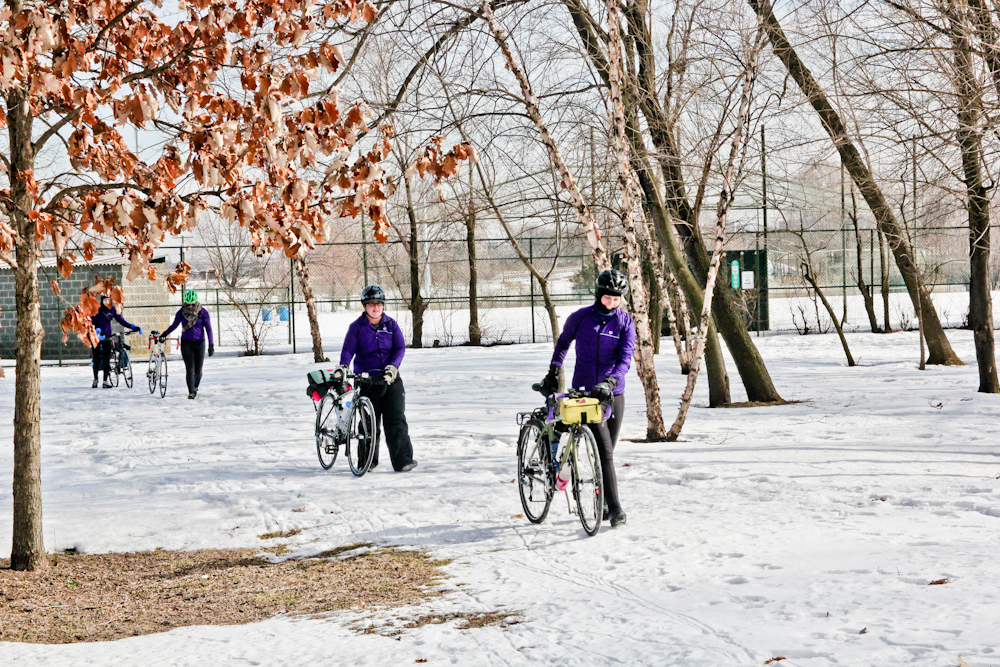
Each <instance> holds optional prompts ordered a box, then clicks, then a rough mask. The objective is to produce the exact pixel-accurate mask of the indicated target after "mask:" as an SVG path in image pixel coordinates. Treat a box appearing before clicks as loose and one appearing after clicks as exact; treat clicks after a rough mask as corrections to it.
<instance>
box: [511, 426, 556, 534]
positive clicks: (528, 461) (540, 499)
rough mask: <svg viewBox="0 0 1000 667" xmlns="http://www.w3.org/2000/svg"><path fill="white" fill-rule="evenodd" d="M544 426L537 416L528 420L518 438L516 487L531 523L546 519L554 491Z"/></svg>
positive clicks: (549, 453) (550, 456)
mask: <svg viewBox="0 0 1000 667" xmlns="http://www.w3.org/2000/svg"><path fill="white" fill-rule="evenodd" d="M542 427H543V426H542V423H541V422H540V421H538V420H537V419H531V420H528V422H527V423H525V425H524V426H522V427H521V434H520V436H518V439H517V487H518V491H519V492H520V494H521V507H523V508H524V516H526V517H528V521H530V522H531V523H541V522H542V521H544V520H545V517H546V515H547V514H548V513H549V506H550V505H551V504H552V495H553V493H554V492H555V485H554V483H553V479H552V478H553V474H552V451H551V450H550V448H549V442H548V440H547V439H546V438H543V437H542Z"/></svg>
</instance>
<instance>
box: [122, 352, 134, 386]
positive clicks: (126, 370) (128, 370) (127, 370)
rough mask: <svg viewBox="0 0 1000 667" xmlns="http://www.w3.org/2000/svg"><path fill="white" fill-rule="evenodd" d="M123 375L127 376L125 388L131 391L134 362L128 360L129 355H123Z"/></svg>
mask: <svg viewBox="0 0 1000 667" xmlns="http://www.w3.org/2000/svg"><path fill="white" fill-rule="evenodd" d="M122 360H123V361H124V363H123V364H122V375H124V376H125V386H126V387H128V388H129V389H131V388H132V361H131V360H130V359H129V358H128V356H127V353H125V352H123V353H122Z"/></svg>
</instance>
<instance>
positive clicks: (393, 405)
mask: <svg viewBox="0 0 1000 667" xmlns="http://www.w3.org/2000/svg"><path fill="white" fill-rule="evenodd" d="M383 386H384V385H381V384H379V385H375V386H373V387H371V388H368V389H365V390H363V391H362V392H361V395H362V396H367V397H368V398H369V399H370V400H371V402H372V407H373V408H375V423H376V424H377V425H378V426H377V432H378V433H381V432H382V427H383V426H384V427H385V444H386V447H388V448H389V458H390V459H392V468H393V470H395V471H397V472H398V471H399V470H400V469H401V468H402V467H403V466H404V465H406V464H407V463H409V462H410V461H412V460H413V443H412V442H410V427H409V426H408V425H407V423H406V414H405V413H406V389H404V388H403V378H401V377H397V378H396V381H395V382H393V383H392V384H390V385H389V386H387V387H385V393H382V387H383ZM377 463H378V450H377V449H376V450H375V455H374V456H373V457H372V467H374V466H375V465H376V464H377Z"/></svg>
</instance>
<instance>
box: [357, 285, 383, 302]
mask: <svg viewBox="0 0 1000 667" xmlns="http://www.w3.org/2000/svg"><path fill="white" fill-rule="evenodd" d="M372 301H381V302H382V303H385V292H384V291H383V290H382V288H381V287H379V286H378V285H369V286H368V287H366V288H365V289H364V291H363V292H361V303H363V304H369V303H371V302H372Z"/></svg>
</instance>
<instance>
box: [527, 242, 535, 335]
mask: <svg viewBox="0 0 1000 667" xmlns="http://www.w3.org/2000/svg"><path fill="white" fill-rule="evenodd" d="M528 261H529V262H530V263H531V265H532V266H534V265H535V251H534V247H533V246H532V243H531V239H530V238H529V239H528ZM528 280H529V281H531V342H532V343H534V342H536V341H535V276H534V274H532V273H531V271H530V270H529V271H528Z"/></svg>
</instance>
